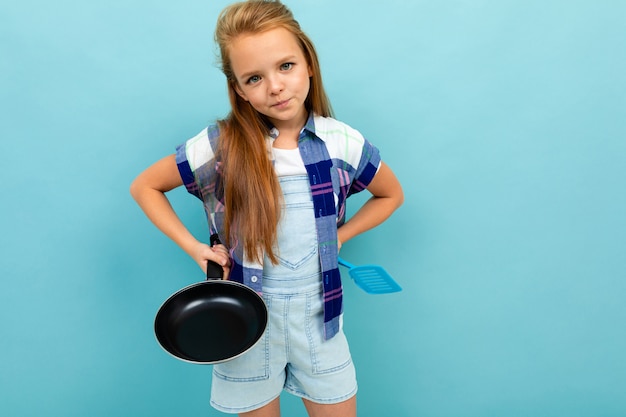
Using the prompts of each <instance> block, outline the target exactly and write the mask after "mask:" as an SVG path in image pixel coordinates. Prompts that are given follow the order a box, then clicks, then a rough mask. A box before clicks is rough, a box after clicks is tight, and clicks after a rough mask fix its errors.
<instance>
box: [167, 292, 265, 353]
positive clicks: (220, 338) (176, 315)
mask: <svg viewBox="0 0 626 417" xmlns="http://www.w3.org/2000/svg"><path fill="white" fill-rule="evenodd" d="M226 284H227V283H226V282H224V281H221V282H217V281H213V282H203V283H200V284H197V285H195V286H191V287H188V288H186V289H183V290H181V291H180V292H179V293H178V294H175V295H174V296H172V297H171V298H170V299H169V300H168V301H166V303H165V304H164V305H163V306H162V307H161V309H160V311H159V313H158V314H157V318H156V321H155V331H156V336H157V339H158V340H159V343H160V344H161V346H163V348H165V349H166V350H167V351H168V352H170V353H171V354H173V355H174V356H177V357H179V358H181V359H184V360H189V361H195V362H218V361H222V360H226V359H229V358H231V357H233V356H235V355H238V354H239V353H241V352H244V351H246V350H247V349H248V348H250V347H251V346H252V345H254V343H255V342H256V341H257V340H258V338H259V337H260V335H261V334H262V333H263V331H264V330H265V323H266V321H267V310H266V309H265V305H264V304H263V302H262V300H261V299H260V298H259V297H258V296H257V295H256V294H255V293H254V292H252V291H248V289H247V288H243V287H241V286H239V285H226Z"/></svg>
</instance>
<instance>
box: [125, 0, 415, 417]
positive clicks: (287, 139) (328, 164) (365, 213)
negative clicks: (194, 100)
mask: <svg viewBox="0 0 626 417" xmlns="http://www.w3.org/2000/svg"><path fill="white" fill-rule="evenodd" d="M215 39H216V42H217V43H218V45H219V47H220V53H221V59H222V70H223V72H224V74H225V75H226V80H227V84H228V92H229V96H230V103H231V107H232V109H231V112H230V114H229V115H228V117H227V118H226V119H224V120H220V121H218V122H217V123H216V124H215V125H212V126H209V127H208V128H206V129H204V130H203V131H202V132H201V133H199V134H198V135H197V136H195V137H193V138H191V139H189V140H188V141H186V142H185V143H184V144H182V145H180V146H179V147H178V148H177V151H176V153H175V154H174V155H170V156H167V157H165V158H164V159H162V160H160V161H158V162H156V163H155V164H154V165H152V166H151V167H149V168H148V169H146V170H145V171H144V172H142V173H141V174H140V175H139V176H138V177H137V178H136V179H135V180H134V182H133V184H132V185H131V194H132V195H133V197H134V198H135V200H136V201H137V203H138V204H139V205H140V206H141V208H142V209H143V210H144V212H145V213H146V215H147V216H148V217H149V219H150V220H151V221H152V222H153V223H154V224H155V225H156V226H157V227H158V228H159V229H160V230H161V231H163V232H164V233H165V234H166V235H167V236H169V237H170V238H171V239H172V240H174V242H176V243H177V244H178V245H179V246H180V247H181V248H182V249H183V250H184V251H185V252H187V253H188V254H189V256H191V257H192V258H193V259H194V260H195V261H196V262H197V263H198V264H199V265H200V267H201V268H202V269H203V270H205V271H206V265H207V260H212V261H215V262H217V263H219V264H220V265H222V267H223V268H224V273H225V278H227V279H231V280H235V281H238V282H242V283H243V284H245V285H248V286H250V287H251V288H253V289H254V290H256V291H258V292H259V293H261V294H262V295H263V298H264V300H265V302H266V304H267V306H268V310H269V316H270V317H269V325H268V328H267V330H266V332H265V334H264V336H263V337H262V339H261V340H260V341H259V343H258V344H257V345H255V347H254V348H253V349H251V350H250V351H248V352H246V353H245V354H244V355H242V356H241V357H238V358H236V359H234V360H232V361H229V362H226V363H222V364H218V365H215V366H214V368H213V382H212V387H211V404H212V405H213V406H214V407H215V408H216V409H218V410H221V411H223V412H227V413H238V414H239V415H242V416H243V415H245V416H279V415H280V407H279V395H280V393H281V392H282V390H287V391H288V392H291V393H293V394H295V395H297V396H300V397H302V399H303V401H304V404H305V406H306V409H307V411H308V414H309V415H310V416H341V417H348V416H355V415H356V397H355V394H356V391H357V383H356V377H355V370H354V365H353V363H352V360H351V357H350V352H349V349H348V344H347V341H346V338H345V336H344V334H343V331H342V312H343V310H342V287H341V281H340V277H339V269H338V263H337V256H338V255H337V254H338V251H339V249H340V248H341V245H342V244H344V243H345V242H346V241H348V240H350V239H351V238H353V237H354V236H356V235H358V234H360V233H362V232H364V231H366V230H368V229H371V228H372V227H374V226H376V225H378V224H380V223H381V222H383V221H384V220H385V219H387V218H388V217H389V216H390V215H391V213H392V212H393V211H394V210H395V209H396V208H398V207H399V206H400V204H402V201H403V194H402V188H401V186H400V184H399V183H398V181H397V179H396V177H395V176H394V174H393V173H392V171H391V170H390V169H389V167H387V165H385V164H384V163H383V162H381V160H380V156H379V153H378V150H377V149H376V148H375V147H374V146H373V145H372V144H371V143H370V142H368V141H367V140H365V139H364V138H363V136H361V134H360V133H359V132H357V131H356V130H354V129H352V128H350V127H349V126H347V125H345V124H343V123H341V122H339V121H337V120H335V119H332V118H331V108H330V104H329V101H328V99H327V97H326V94H325V92H324V88H323V86H322V77H321V72H320V67H319V62H318V58H317V54H316V52H315V49H314V47H313V44H312V43H311V41H310V40H309V38H308V37H307V36H306V35H305V34H304V33H303V32H302V31H301V29H300V26H299V24H298V22H297V21H296V20H294V18H293V16H292V14H291V12H290V10H289V9H287V8H286V7H285V6H284V5H283V4H281V3H280V1H267V0H253V1H246V2H241V3H236V4H233V5H231V6H229V7H227V8H226V9H225V10H224V11H223V12H222V13H221V15H220V16H219V19H218V22H217V28H216V32H215ZM183 184H184V185H185V186H186V188H187V190H188V191H189V192H190V193H191V194H193V195H195V196H196V197H198V198H200V199H201V200H202V202H203V204H204V207H205V210H206V213H207V218H208V223H209V229H210V233H211V234H217V235H218V236H219V239H220V240H221V242H223V243H224V244H223V245H222V244H220V245H216V246H215V247H210V246H209V245H208V244H206V243H203V242H200V241H198V240H197V239H196V238H195V237H194V236H192V235H191V233H190V232H189V231H188V229H187V228H186V227H185V226H184V225H183V224H182V223H181V221H180V220H179V218H178V217H177V215H176V214H175V212H174V210H173V209H172V207H171V206H170V204H169V201H168V199H167V197H166V196H165V193H166V192H167V191H170V190H172V189H173V188H175V187H178V186H181V185H183ZM363 189H367V190H368V191H369V192H370V193H371V194H372V198H370V199H369V200H368V201H367V202H366V203H365V204H364V205H363V206H362V207H361V208H360V209H359V210H358V211H357V213H355V214H354V216H352V217H351V218H350V220H349V221H345V204H346V198H347V197H348V196H350V195H351V194H353V193H356V192H359V191H362V190H363Z"/></svg>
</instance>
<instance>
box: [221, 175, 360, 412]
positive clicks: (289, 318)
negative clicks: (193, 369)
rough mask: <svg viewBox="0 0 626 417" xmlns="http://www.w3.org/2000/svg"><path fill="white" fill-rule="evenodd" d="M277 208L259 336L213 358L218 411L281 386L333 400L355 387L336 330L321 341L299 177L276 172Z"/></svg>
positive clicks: (316, 274) (306, 201)
mask: <svg viewBox="0 0 626 417" xmlns="http://www.w3.org/2000/svg"><path fill="white" fill-rule="evenodd" d="M280 183H281V187H282V189H283V195H284V201H285V207H284V211H283V215H282V218H281V221H280V225H279V230H278V257H279V264H278V265H272V264H271V263H270V262H269V261H267V260H266V262H265V265H264V270H263V298H264V300H265V303H266V304H267V307H268V310H269V320H268V326H267V329H266V331H265V334H264V335H263V336H262V338H261V340H260V341H259V342H258V343H257V344H256V345H255V346H254V347H253V348H252V349H251V350H249V351H248V352H246V353H245V354H244V355H242V356H240V357H238V358H236V359H233V360H231V361H228V362H224V363H220V364H217V365H214V367H213V382H212V386H211V405H212V406H213V407H214V408H216V409H217V410H220V411H222V412H225V413H244V412H247V411H252V410H255V409H257V408H260V407H262V406H264V405H266V404H268V403H269V402H271V401H272V400H274V399H275V398H276V397H278V396H279V395H280V394H281V392H282V391H283V390H285V391H287V392H290V393H292V394H294V395H296V396H299V397H302V398H306V399H308V400H311V401H313V402H316V403H322V404H334V403H338V402H342V401H345V400H347V399H349V398H351V397H352V396H354V395H355V394H356V391H357V383H356V374H355V369H354V365H353V363H352V358H351V356H350V350H349V348H348V342H347V340H346V337H345V335H344V333H343V331H341V330H340V331H339V333H338V334H337V335H336V336H334V337H333V338H332V339H330V340H324V330H323V329H324V305H323V294H322V283H321V274H320V263H319V257H318V252H317V250H318V249H317V234H316V228H315V219H314V214H313V210H312V209H313V202H312V199H311V193H310V187H309V181H308V179H307V177H306V176H290V177H282V178H281V179H280Z"/></svg>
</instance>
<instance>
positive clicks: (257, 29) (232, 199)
mask: <svg viewBox="0 0 626 417" xmlns="http://www.w3.org/2000/svg"><path fill="white" fill-rule="evenodd" d="M277 27H282V28H285V29H287V30H288V31H289V32H291V33H292V34H293V35H294V36H295V37H296V39H297V41H298V43H299V45H300V47H301V48H302V51H303V53H304V56H305V57H306V59H307V62H308V64H309V66H310V68H311V71H312V74H313V75H312V77H311V82H310V89H309V94H308V96H307V98H306V100H305V108H306V110H307V111H308V112H313V113H314V114H317V115H320V116H325V117H330V116H332V108H331V106H330V102H329V100H328V97H327V96H326V93H325V91H324V87H323V85H322V76H321V70H320V65H319V60H318V57H317V52H316V51H315V47H314V46H313V43H312V42H311V40H310V39H309V37H308V36H307V35H306V34H305V33H304V32H303V31H302V29H301V28H300V25H299V23H298V22H297V21H296V20H295V18H294V17H293V14H292V13H291V11H290V10H289V9H288V8H287V7H286V6H285V5H284V4H282V3H281V2H280V1H279V0H274V1H272V0H250V1H243V2H238V3H234V4H232V5H230V6H228V7H226V8H225V9H224V10H223V11H222V13H221V14H220V16H219V18H218V21H217V27H216V29H215V42H216V43H217V45H218V46H219V51H220V57H221V68H222V72H223V73H224V75H225V76H226V80H227V85H228V95H229V98H230V104H231V112H230V114H229V115H228V116H227V117H226V118H225V119H224V120H220V121H219V125H220V141H219V148H218V157H219V158H220V160H221V162H222V178H223V184H222V186H223V188H224V190H223V191H224V206H225V213H224V214H225V216H224V225H225V234H226V236H225V237H226V240H227V244H228V245H229V246H231V245H232V243H233V241H237V242H238V244H242V245H243V249H244V253H245V254H246V255H247V257H248V258H249V259H252V260H256V261H259V262H262V260H263V254H266V255H267V256H268V258H269V259H270V260H271V262H272V263H274V264H276V263H277V262H278V259H277V257H276V254H275V253H274V250H273V246H274V243H275V241H276V234H277V233H276V228H277V224H278V220H279V218H280V212H281V207H280V204H281V199H282V192H281V189H280V184H279V182H278V178H277V177H276V174H275V172H274V169H273V167H272V163H271V160H270V158H269V157H268V154H267V147H266V144H265V138H266V136H267V135H268V134H269V123H268V120H267V119H266V117H265V116H264V115H262V114H261V113H259V112H257V111H256V110H255V109H254V108H253V107H252V105H250V103H248V102H247V101H246V100H244V99H242V98H241V97H240V96H239V94H237V91H236V86H237V80H236V78H235V75H234V74H233V70H232V66H231V61H230V55H229V52H230V51H229V48H230V46H231V45H232V42H233V41H234V40H235V39H236V38H237V37H238V36H241V35H243V34H258V33H262V32H265V31H268V30H271V29H275V28H277Z"/></svg>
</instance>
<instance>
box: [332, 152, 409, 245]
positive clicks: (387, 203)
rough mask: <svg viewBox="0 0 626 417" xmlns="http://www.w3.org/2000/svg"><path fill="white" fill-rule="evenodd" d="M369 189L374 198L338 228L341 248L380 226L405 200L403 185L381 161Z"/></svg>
mask: <svg viewBox="0 0 626 417" xmlns="http://www.w3.org/2000/svg"><path fill="white" fill-rule="evenodd" d="M367 190H368V191H369V192H370V193H372V198H370V199H369V200H367V202H366V203H365V204H364V205H363V206H362V207H361V208H360V209H359V210H358V211H357V212H356V213H355V214H354V216H352V217H351V218H350V219H349V220H348V221H346V222H345V223H344V224H343V226H341V227H340V228H339V229H338V230H337V238H338V239H339V249H341V245H342V244H343V243H345V242H347V241H348V240H350V239H352V238H353V237H355V236H356V235H358V234H361V233H363V232H365V231H367V230H369V229H372V228H373V227H376V226H378V225H379V224H381V223H382V222H384V221H385V220H387V218H388V217H389V216H391V213H393V212H394V211H395V210H396V209H397V208H398V207H400V205H401V204H402V203H403V201H404V194H403V192H402V186H401V185H400V182H399V181H398V179H397V178H396V176H395V175H394V173H393V171H391V169H390V168H389V167H388V166H387V165H386V164H385V163H384V162H381V165H380V168H379V169H378V172H377V173H376V175H375V176H374V179H373V180H372V181H371V182H370V184H369V185H368V187H367Z"/></svg>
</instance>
